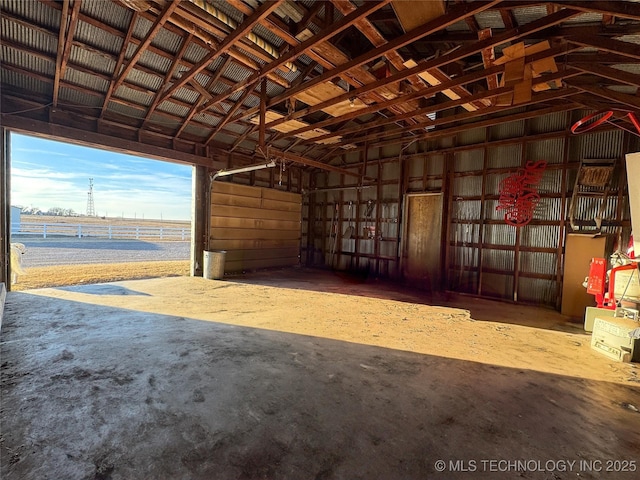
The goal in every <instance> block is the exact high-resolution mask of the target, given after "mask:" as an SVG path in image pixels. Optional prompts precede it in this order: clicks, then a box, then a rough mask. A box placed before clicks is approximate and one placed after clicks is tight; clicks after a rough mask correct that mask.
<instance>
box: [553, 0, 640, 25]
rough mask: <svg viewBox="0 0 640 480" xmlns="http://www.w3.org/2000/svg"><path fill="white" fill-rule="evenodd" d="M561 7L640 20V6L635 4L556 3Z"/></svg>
mask: <svg viewBox="0 0 640 480" xmlns="http://www.w3.org/2000/svg"><path fill="white" fill-rule="evenodd" d="M556 3H557V4H558V5H560V6H564V7H567V8H572V9H574V10H581V11H583V12H597V13H602V14H603V15H613V16H615V17H620V18H629V19H631V20H640V4H638V3H635V2H620V1H618V2H603V1H598V0H591V1H589V2H584V1H571V0H561V1H560V2H556Z"/></svg>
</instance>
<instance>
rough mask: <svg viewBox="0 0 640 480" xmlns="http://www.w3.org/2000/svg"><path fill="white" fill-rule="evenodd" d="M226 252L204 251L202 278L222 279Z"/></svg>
mask: <svg viewBox="0 0 640 480" xmlns="http://www.w3.org/2000/svg"><path fill="white" fill-rule="evenodd" d="M226 255H227V252H226V250H214V251H207V250H205V251H204V259H203V262H202V264H203V271H202V276H203V277H204V278H206V279H208V280H220V279H222V278H224V261H225V257H226Z"/></svg>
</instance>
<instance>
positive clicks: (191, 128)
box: [184, 123, 211, 138]
mask: <svg viewBox="0 0 640 480" xmlns="http://www.w3.org/2000/svg"><path fill="white" fill-rule="evenodd" d="M184 133H185V134H189V135H193V136H195V137H201V138H206V137H208V136H209V135H211V130H207V129H206V128H204V127H200V126H198V125H194V124H192V123H190V124H189V125H187V126H186V127H185V129H184Z"/></svg>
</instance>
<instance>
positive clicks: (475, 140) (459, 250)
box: [303, 111, 640, 308]
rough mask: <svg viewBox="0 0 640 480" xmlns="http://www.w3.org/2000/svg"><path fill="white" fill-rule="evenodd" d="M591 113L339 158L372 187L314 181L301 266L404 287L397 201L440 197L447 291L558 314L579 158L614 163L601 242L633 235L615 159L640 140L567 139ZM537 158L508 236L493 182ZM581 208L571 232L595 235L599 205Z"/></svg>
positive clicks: (609, 136)
mask: <svg viewBox="0 0 640 480" xmlns="http://www.w3.org/2000/svg"><path fill="white" fill-rule="evenodd" d="M586 113H587V112H582V111H574V112H561V113H554V114H550V115H545V116H542V117H537V118H532V119H529V120H522V121H518V122H513V123H503V124H499V125H495V126H493V127H488V128H480V129H478V128H475V129H472V130H469V131H467V132H464V133H462V134H458V135H457V136H456V137H455V138H454V137H452V138H442V139H437V140H429V141H425V142H415V143H413V144H411V145H409V146H405V148H403V149H402V151H401V149H400V148H399V147H396V148H395V149H394V148H392V147H385V148H384V149H383V150H381V149H370V150H369V151H368V152H367V153H366V155H365V154H364V153H361V154H360V156H359V157H358V156H357V155H358V154H353V153H350V154H345V155H343V157H342V161H343V162H342V163H343V164H346V165H348V166H350V167H351V168H352V169H353V171H358V170H356V169H363V168H366V174H367V175H369V176H371V177H373V178H377V179H378V181H377V182H375V183H374V184H373V185H371V186H368V187H367V188H362V189H360V188H355V187H359V186H360V184H358V183H357V179H355V178H354V177H345V176H342V175H339V174H334V173H330V174H327V173H320V174H316V175H314V176H313V177H312V179H311V184H312V190H313V188H317V189H324V190H317V191H316V193H314V194H312V195H309V196H308V201H307V204H308V210H309V212H313V215H312V218H310V219H309V217H308V216H307V217H305V218H307V220H308V224H309V227H308V232H309V237H307V242H306V248H307V255H306V259H307V263H308V264H309V265H316V266H319V265H324V266H330V267H333V268H337V269H343V270H351V271H361V272H362V271H365V272H368V273H373V274H375V275H380V276H390V277H394V278H399V279H401V275H400V271H399V269H398V266H399V262H398V255H399V250H400V248H399V247H400V245H401V242H402V238H401V233H402V223H403V219H402V206H403V201H404V195H405V194H408V193H420V192H443V193H445V195H446V196H445V209H446V210H447V212H446V213H445V219H444V220H445V222H444V223H443V225H444V229H445V231H444V232H443V234H444V238H445V239H446V241H445V248H444V249H443V251H444V252H445V253H444V257H445V263H446V265H445V268H444V270H445V282H444V285H443V288H445V289H449V290H453V291H457V292H465V293H470V294H474V295H480V296H486V297H491V298H499V299H503V300H509V301H518V302H526V303H533V304H539V305H549V306H553V307H556V308H559V306H560V295H561V291H562V268H563V254H564V242H565V236H566V234H567V232H568V231H569V222H568V220H569V219H568V210H569V205H570V202H571V194H572V190H573V188H574V183H575V179H576V174H577V171H578V167H579V165H580V161H581V160H582V159H587V158H588V159H593V158H597V159H615V160H616V161H617V167H616V170H615V172H614V175H613V179H612V182H611V185H610V193H609V197H608V198H607V200H606V205H605V208H604V215H603V224H602V232H603V233H604V234H608V235H611V236H614V237H616V238H619V239H620V240H621V241H622V242H623V243H624V242H626V241H627V239H628V236H629V234H630V221H629V213H628V210H629V207H628V205H627V203H628V202H627V198H626V197H627V193H626V180H625V176H624V175H625V172H624V162H623V161H622V159H623V157H624V153H626V152H629V151H634V150H633V149H634V148H635V149H636V150H635V151H637V150H638V149H640V142H639V141H638V140H637V139H635V138H633V137H631V136H630V135H629V134H627V133H625V132H623V131H622V130H618V129H614V128H612V129H608V130H602V131H597V132H595V133H588V134H582V135H572V134H571V133H570V132H569V127H570V126H571V124H572V123H573V122H575V121H576V120H578V119H579V118H582V117H583V116H584V115H585V114H586ZM539 160H544V161H546V162H547V167H546V170H545V172H544V175H543V177H542V180H541V182H540V184H539V195H540V197H541V198H540V202H539V204H538V206H537V207H536V209H535V211H534V216H533V220H532V221H531V223H530V224H528V225H526V226H524V227H520V228H516V227H513V226H510V225H508V224H506V223H505V221H504V213H503V212H502V211H499V210H497V209H496V207H497V206H498V199H499V195H500V182H501V181H502V180H504V179H505V178H506V177H507V176H509V175H511V174H513V173H515V172H516V171H517V170H518V169H519V168H521V167H523V166H524V165H525V164H526V163H527V162H529V161H539ZM372 205H373V206H372ZM577 207H578V208H577V209H576V212H577V215H576V220H577V222H578V226H579V227H580V228H581V229H589V228H591V229H593V228H595V223H594V222H593V217H594V215H595V213H594V212H595V211H596V210H597V209H598V207H599V203H598V201H597V200H596V201H594V200H593V199H591V200H586V199H584V200H583V199H579V201H578V202H577ZM309 220H310V221H309ZM350 226H353V229H354V232H353V233H351V230H350V229H349V227H350ZM365 227H367V228H365ZM345 234H346V235H345ZM334 238H335V241H334ZM611 243H612V242H611ZM304 246H305V245H303V247H304ZM303 258H305V257H304V256H303Z"/></svg>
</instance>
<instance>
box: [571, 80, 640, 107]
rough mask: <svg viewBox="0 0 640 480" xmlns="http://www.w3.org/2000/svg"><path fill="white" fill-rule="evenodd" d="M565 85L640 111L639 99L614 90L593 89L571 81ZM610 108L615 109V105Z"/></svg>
mask: <svg viewBox="0 0 640 480" xmlns="http://www.w3.org/2000/svg"><path fill="white" fill-rule="evenodd" d="M567 83H568V84H569V85H571V86H573V87H575V88H577V89H579V90H582V91H583V92H587V93H591V94H593V95H596V96H598V97H601V98H606V99H607V100H610V101H612V102H614V103H618V104H622V105H625V106H626V107H631V108H633V109H635V110H640V98H638V97H637V96H635V95H628V94H626V93H620V92H616V91H615V90H610V89H608V88H601V87H594V86H591V85H583V84H580V83H575V84H574V83H572V82H571V81H568V82H567ZM610 107H611V108H616V107H615V105H610Z"/></svg>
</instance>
